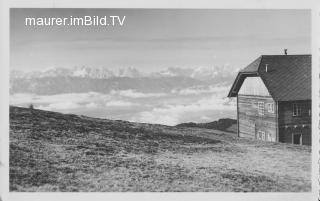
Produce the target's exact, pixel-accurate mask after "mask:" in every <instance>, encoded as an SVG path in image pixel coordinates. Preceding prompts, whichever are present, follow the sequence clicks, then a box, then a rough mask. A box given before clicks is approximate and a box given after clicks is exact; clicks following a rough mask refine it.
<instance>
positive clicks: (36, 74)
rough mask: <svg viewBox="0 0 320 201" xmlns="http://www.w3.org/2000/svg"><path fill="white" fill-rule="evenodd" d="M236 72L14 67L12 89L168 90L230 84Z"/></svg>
mask: <svg viewBox="0 0 320 201" xmlns="http://www.w3.org/2000/svg"><path fill="white" fill-rule="evenodd" d="M234 76H235V73H232V72H230V71H228V69H227V68H226V67H220V68H204V67H200V68H194V69H191V68H167V69H165V70H160V71H158V72H151V73H144V72H141V71H139V70H137V69H136V68H132V67H130V68H122V69H119V70H118V71H112V70H109V69H107V68H89V67H74V68H51V69H47V70H43V71H33V72H21V71H11V74H10V93H11V94H15V93H33V94H60V93H83V92H100V93H108V92H110V91H112V90H128V89H133V90H136V91H140V92H148V93H150V92H152V93H153V92H159V93H164V92H165V93H167V92H170V91H172V90H174V89H185V88H190V87H209V86H214V85H221V84H229V83H231V81H232V80H233V79H234Z"/></svg>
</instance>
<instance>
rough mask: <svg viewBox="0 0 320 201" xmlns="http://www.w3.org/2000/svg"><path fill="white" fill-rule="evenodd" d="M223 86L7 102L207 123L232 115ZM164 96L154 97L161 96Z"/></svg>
mask: <svg viewBox="0 0 320 201" xmlns="http://www.w3.org/2000/svg"><path fill="white" fill-rule="evenodd" d="M227 90H228V88H226V87H224V86H218V87H214V86H209V87H190V88H186V89H175V90H172V91H171V93H168V94H162V93H142V92H138V91H136V90H117V91H116V90H114V91H112V92H111V93H108V94H102V93H96V92H89V93H68V94H57V95H35V94H13V95H11V96H10V104H11V105H17V106H24V107H27V106H28V105H29V104H31V103H32V104H33V105H34V107H35V108H38V109H42V110H50V111H57V112H64V113H74V114H82V115H89V116H94V117H104V118H112V119H121V120H130V121H136V122H146V123H156V124H165V125H176V124H178V123H182V122H188V121H193V122H209V121H213V120H216V119H217V118H221V117H233V116H232V115H233V114H234V113H235V111H236V105H235V100H229V99H227V98H225V96H226V91H227ZM162 96H165V97H164V98H157V97H162Z"/></svg>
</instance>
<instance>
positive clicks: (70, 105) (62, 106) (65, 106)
mask: <svg viewBox="0 0 320 201" xmlns="http://www.w3.org/2000/svg"><path fill="white" fill-rule="evenodd" d="M81 107H82V105H80V104H78V103H74V102H59V103H52V104H49V105H47V106H43V105H39V106H38V107H36V108H37V109H40V110H48V111H55V110H73V109H78V108H81Z"/></svg>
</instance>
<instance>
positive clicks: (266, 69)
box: [266, 64, 268, 73]
mask: <svg viewBox="0 0 320 201" xmlns="http://www.w3.org/2000/svg"><path fill="white" fill-rule="evenodd" d="M267 72H268V64H266V73H267Z"/></svg>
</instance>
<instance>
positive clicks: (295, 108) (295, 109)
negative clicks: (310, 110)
mask: <svg viewBox="0 0 320 201" xmlns="http://www.w3.org/2000/svg"><path fill="white" fill-rule="evenodd" d="M292 110H293V111H292V115H293V116H294V117H297V116H301V111H302V108H301V105H300V104H298V103H293V107H292Z"/></svg>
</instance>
